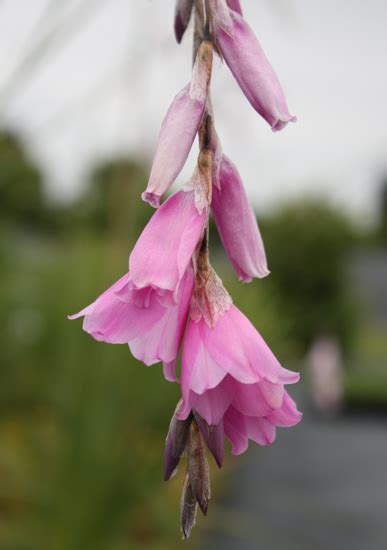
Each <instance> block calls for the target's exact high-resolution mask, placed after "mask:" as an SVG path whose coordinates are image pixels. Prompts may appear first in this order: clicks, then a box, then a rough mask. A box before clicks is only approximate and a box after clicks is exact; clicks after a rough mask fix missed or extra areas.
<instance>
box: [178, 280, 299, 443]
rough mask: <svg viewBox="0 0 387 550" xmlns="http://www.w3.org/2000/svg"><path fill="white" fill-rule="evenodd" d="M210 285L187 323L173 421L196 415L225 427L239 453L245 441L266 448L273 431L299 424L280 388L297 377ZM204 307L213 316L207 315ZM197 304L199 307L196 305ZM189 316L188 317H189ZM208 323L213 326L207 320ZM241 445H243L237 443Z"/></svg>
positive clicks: (220, 293) (294, 408)
mask: <svg viewBox="0 0 387 550" xmlns="http://www.w3.org/2000/svg"><path fill="white" fill-rule="evenodd" d="M222 289H223V287H222V288H220V287H219V281H218V286H217V285H216V283H215V282H214V281H213V282H212V283H211V288H208V289H207V291H206V292H205V295H206V300H199V301H196V297H195V294H196V292H197V290H196V289H195V291H194V294H193V304H196V305H198V304H199V308H200V307H201V313H202V315H200V309H199V308H198V307H196V308H195V309H194V311H193V312H192V306H191V319H190V320H189V321H188V325H187V329H186V333H185V338H184V344H183V354H182V372H181V387H182V398H183V403H182V405H181V407H180V409H179V411H178V413H177V418H178V419H180V420H183V419H185V418H187V416H188V415H189V414H190V413H191V411H192V410H194V411H197V412H198V413H199V415H200V416H201V417H202V418H204V420H205V421H206V422H207V424H208V425H209V426H217V425H218V424H219V423H220V422H222V421H223V422H224V431H225V434H226V436H227V437H229V439H230V440H231V442H232V444H233V452H235V453H236V454H239V453H241V452H243V451H244V450H245V449H246V448H247V443H248V439H252V440H254V441H256V442H257V443H260V444H262V445H264V444H268V443H271V442H272V441H273V440H274V437H275V427H276V426H292V425H294V424H297V423H298V422H299V420H300V419H301V414H300V413H299V412H298V411H297V409H296V407H295V405H294V402H293V401H292V400H291V398H290V397H289V396H288V395H287V393H286V391H285V389H284V385H285V384H293V383H295V382H297V381H298V380H299V374H298V373H295V372H292V371H289V370H287V369H284V368H283V367H282V366H281V365H280V363H279V362H278V360H277V359H276V358H275V356H274V355H273V353H272V352H271V350H270V348H269V347H268V345H267V344H266V342H265V341H264V340H263V338H262V336H261V335H260V334H259V333H258V331H257V330H256V329H255V328H254V326H253V325H252V324H251V323H250V321H249V320H248V319H247V318H246V317H245V316H244V315H243V314H242V313H241V312H240V311H239V310H238V309H237V308H236V307H235V306H234V305H232V304H230V303H229V304H228V305H227V302H226V301H225V297H224V292H225V291H224V289H223V290H222ZM205 302H207V304H208V303H211V304H212V306H211V307H212V309H213V311H217V312H218V315H217V317H216V319H215V317H214V316H213V315H208V314H207V313H206V311H205V308H206V307H207V306H205V305H204V304H205ZM200 304H201V305H200ZM192 313H193V314H192ZM211 319H213V322H210V320H211ZM242 440H243V444H242Z"/></svg>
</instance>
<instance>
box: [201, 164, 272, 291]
mask: <svg viewBox="0 0 387 550" xmlns="http://www.w3.org/2000/svg"><path fill="white" fill-rule="evenodd" d="M219 179H220V187H219V188H218V187H217V186H215V185H214V187H213V189H212V204H211V209H212V213H213V215H214V218H215V222H216V225H217V228H218V231H219V235H220V238H221V240H222V243H223V246H224V248H225V250H226V252H227V255H228V257H229V259H230V261H231V263H232V264H233V266H234V268H235V271H236V272H237V274H238V276H239V279H240V280H242V281H245V282H249V281H251V280H252V279H253V277H266V275H268V274H269V273H270V272H269V270H268V268H267V262H266V254H265V248H264V245H263V241H262V237H261V234H260V232H259V228H258V225H257V220H256V218H255V214H254V210H253V209H252V207H251V204H250V202H249V199H248V198H247V195H246V191H245V189H244V186H243V183H242V180H241V177H240V175H239V172H238V170H237V169H236V167H235V165H234V164H233V163H232V162H231V160H230V159H228V158H227V157H226V156H225V155H223V157H222V162H221V167H220V178H219Z"/></svg>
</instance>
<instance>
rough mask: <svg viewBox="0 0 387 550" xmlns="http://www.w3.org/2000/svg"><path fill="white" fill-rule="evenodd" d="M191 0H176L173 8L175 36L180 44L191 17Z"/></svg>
mask: <svg viewBox="0 0 387 550" xmlns="http://www.w3.org/2000/svg"><path fill="white" fill-rule="evenodd" d="M192 6H193V0H177V2H176V8H175V36H176V40H177V42H178V43H179V44H180V42H181V40H182V38H183V35H184V33H185V31H186V29H187V27H188V23H189V20H190V19H191V13H192Z"/></svg>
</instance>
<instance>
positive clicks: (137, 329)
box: [69, 267, 194, 380]
mask: <svg viewBox="0 0 387 550" xmlns="http://www.w3.org/2000/svg"><path fill="white" fill-rule="evenodd" d="M193 283H194V275H193V271H192V268H191V267H189V268H188V269H187V271H186V272H185V274H184V276H183V278H182V281H181V284H180V286H179V291H178V295H177V300H176V304H173V305H169V306H165V305H163V304H162V303H160V300H159V297H158V295H157V294H156V293H155V292H150V293H148V300H147V302H146V304H145V306H144V305H143V303H142V302H143V297H141V299H140V300H138V296H137V294H138V293H142V292H143V291H142V290H140V291H137V290H134V289H133V286H132V284H131V277H130V274H129V273H127V274H126V275H124V276H123V277H121V279H119V281H117V282H116V283H115V284H114V285H113V286H111V287H110V288H109V289H108V290H106V291H105V292H104V293H103V294H102V295H101V296H99V298H97V299H96V300H95V302H93V303H92V304H90V305H89V306H87V307H86V308H84V309H83V310H82V311H80V312H79V313H77V314H75V315H71V316H70V317H69V318H70V319H77V318H78V317H84V320H83V329H84V330H85V331H86V332H88V333H89V334H90V335H91V336H93V338H95V339H96V340H99V341H102V342H108V343H111V344H128V345H129V348H130V350H131V352H132V354H133V355H134V357H136V359H138V360H140V361H142V362H143V363H145V364H146V365H153V364H154V363H158V362H159V361H163V363H164V373H165V375H166V378H167V379H169V380H175V377H174V375H173V370H174V365H175V362H176V358H177V355H178V353H179V348H180V344H181V339H182V336H183V332H184V328H185V325H186V321H187V314H188V309H189V304H190V300H191V296H192V289H193ZM139 302H140V305H139Z"/></svg>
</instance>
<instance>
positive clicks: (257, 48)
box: [215, 11, 296, 131]
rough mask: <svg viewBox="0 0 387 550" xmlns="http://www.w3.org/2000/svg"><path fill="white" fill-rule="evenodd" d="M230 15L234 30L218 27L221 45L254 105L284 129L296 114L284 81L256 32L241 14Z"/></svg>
mask: <svg viewBox="0 0 387 550" xmlns="http://www.w3.org/2000/svg"><path fill="white" fill-rule="evenodd" d="M230 15H231V19H232V33H230V32H226V31H225V30H224V29H223V28H222V26H221V25H220V24H219V25H218V27H217V28H215V32H216V40H217V44H218V47H219V49H220V51H221V53H222V55H223V57H224V59H225V61H226V63H227V65H228V67H229V68H230V70H231V72H232V73H233V75H234V77H235V79H236V80H237V82H238V84H239V86H240V88H241V90H242V91H243V93H244V94H245V96H246V97H247V99H248V100H249V102H250V103H251V105H252V106H253V108H254V109H255V110H256V111H258V113H259V114H260V115H261V116H262V117H263V118H264V119H265V120H266V121H267V122H268V123H269V124H270V126H271V128H272V130H273V131H277V130H282V128H284V127H285V126H286V124H287V123H288V122H290V121H292V122H295V121H296V117H294V116H292V115H291V114H290V113H289V111H288V107H287V104H286V99H285V96H284V93H283V91H282V88H281V84H280V82H279V80H278V78H277V75H276V74H275V72H274V70H273V67H272V66H271V65H270V62H269V61H268V59H267V57H266V55H265V53H264V51H263V49H262V47H261V45H260V44H259V42H258V40H257V38H256V36H255V35H254V33H253V31H252V30H251V28H250V27H249V25H248V24H247V23H246V21H245V20H244V19H243V18H242V17H241V16H240V15H239V14H238V13H236V12H235V11H231V12H230ZM215 22H216V21H215Z"/></svg>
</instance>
